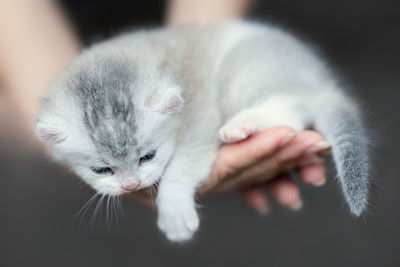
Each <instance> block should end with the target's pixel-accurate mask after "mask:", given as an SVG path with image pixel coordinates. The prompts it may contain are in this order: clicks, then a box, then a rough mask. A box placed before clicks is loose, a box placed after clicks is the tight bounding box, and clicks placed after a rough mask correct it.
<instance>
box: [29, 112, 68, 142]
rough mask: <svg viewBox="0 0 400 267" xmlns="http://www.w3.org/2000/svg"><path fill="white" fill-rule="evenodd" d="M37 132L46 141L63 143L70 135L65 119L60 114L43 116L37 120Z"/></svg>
mask: <svg viewBox="0 0 400 267" xmlns="http://www.w3.org/2000/svg"><path fill="white" fill-rule="evenodd" d="M36 133H37V135H38V136H39V137H40V138H41V139H42V140H44V141H46V142H51V143H53V144H59V143H62V142H63V141H64V140H65V139H66V138H67V136H68V134H67V129H66V127H65V123H64V121H63V120H62V119H61V118H59V117H58V116H42V117H40V118H39V119H38V120H37V121H36Z"/></svg>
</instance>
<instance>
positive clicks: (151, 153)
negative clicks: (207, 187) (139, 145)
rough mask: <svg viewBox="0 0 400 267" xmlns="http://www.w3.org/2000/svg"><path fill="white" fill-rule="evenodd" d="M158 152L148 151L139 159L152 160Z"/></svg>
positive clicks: (141, 161)
mask: <svg viewBox="0 0 400 267" xmlns="http://www.w3.org/2000/svg"><path fill="white" fill-rule="evenodd" d="M156 153H157V151H156V150H151V151H150V152H148V153H147V154H146V155H144V156H143V157H141V158H140V159H139V163H143V162H147V161H150V160H152V159H153V158H154V156H155V155H156Z"/></svg>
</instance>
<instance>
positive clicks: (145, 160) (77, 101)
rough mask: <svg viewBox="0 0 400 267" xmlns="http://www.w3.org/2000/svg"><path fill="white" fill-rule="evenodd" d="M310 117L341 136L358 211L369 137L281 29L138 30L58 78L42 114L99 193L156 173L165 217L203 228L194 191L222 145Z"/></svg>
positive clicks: (145, 183) (351, 107)
mask: <svg viewBox="0 0 400 267" xmlns="http://www.w3.org/2000/svg"><path fill="white" fill-rule="evenodd" d="M280 125H287V126H290V127H292V128H294V129H295V130H296V131H301V130H303V129H305V128H306V127H307V126H310V125H312V126H313V127H315V129H316V130H317V131H319V132H321V133H322V134H323V135H324V136H325V138H326V139H327V140H328V141H329V142H330V143H331V144H332V153H333V158H334V161H335V163H336V167H337V170H338V177H339V181H340V183H341V185H342V189H343V193H344V195H345V198H346V200H347V202H348V204H349V206H350V210H351V211H352V213H354V214H355V215H357V216H359V215H360V214H361V213H362V211H363V210H364V209H365V208H366V205H367V197H368V188H369V178H368V153H367V152H368V150H367V142H368V141H367V138H366V135H365V131H364V129H363V127H362V124H361V119H360V111H359V109H358V108H357V106H356V104H355V103H354V102H353V101H352V100H351V99H350V98H349V97H347V96H346V95H345V94H344V92H343V91H342V88H341V86H340V85H339V83H338V82H337V80H336V79H335V77H334V75H333V74H332V73H331V71H330V70H329V69H328V68H327V66H326V65H325V64H324V62H322V61H321V60H320V59H318V58H317V57H316V56H315V55H314V54H313V53H312V52H311V51H310V50H309V49H308V48H307V47H306V46H305V45H303V44H302V43H301V42H299V41H298V40H297V39H296V38H294V37H293V36H291V35H289V34H288V33H285V32H283V31H282V30H280V29H277V28H274V27H272V26H269V25H260V24H253V23H246V22H240V21H231V22H225V23H221V24H219V25H214V26H207V27H195V26H186V27H176V28H163V29H154V30H147V31H137V32H134V33H128V34H125V35H122V36H118V37H116V38H114V39H111V40H108V41H105V42H102V43H99V44H96V45H94V46H93V47H91V48H89V49H87V50H85V51H84V52H83V53H82V54H81V55H80V56H79V57H78V58H77V59H76V60H75V61H74V62H73V64H72V65H71V66H70V67H69V69H68V70H67V71H66V72H65V73H64V75H62V77H60V78H59V79H58V80H57V81H56V82H54V84H53V86H52V89H51V94H50V96H49V98H48V99H47V100H46V101H45V102H44V105H43V108H42V112H41V114H40V116H39V118H38V120H37V124H36V126H37V133H38V135H39V136H40V137H41V138H42V139H43V140H45V141H49V142H52V143H53V151H54V153H53V154H54V157H55V159H57V160H59V161H62V162H65V163H67V164H69V165H70V166H71V167H72V169H73V170H74V171H75V172H76V173H77V174H78V175H80V176H81V177H82V179H83V180H84V181H85V182H87V183H88V184H89V185H90V186H91V187H92V188H94V189H95V190H97V191H98V192H99V193H101V194H107V195H113V196H115V195H120V194H124V193H128V192H131V191H134V190H139V189H142V188H145V187H149V186H151V185H153V184H155V183H158V182H159V190H158V195H157V200H156V203H157V207H158V226H159V228H160V229H161V230H162V231H163V232H165V234H166V235H167V237H168V238H169V239H170V240H172V241H184V240H188V239H190V238H191V237H192V235H193V233H194V232H195V231H196V230H197V228H198V227H199V217H198V214H197V211H196V208H195V200H194V195H195V191H196V188H197V187H198V186H199V184H200V183H201V182H202V181H205V180H206V179H207V178H208V176H209V173H210V170H211V166H212V163H213V161H214V159H215V157H216V153H217V150H218V147H219V145H220V143H221V141H220V140H222V141H223V142H232V141H239V140H242V139H245V138H246V137H248V136H249V135H250V134H253V133H256V132H259V131H262V130H265V129H267V128H269V127H273V126H280Z"/></svg>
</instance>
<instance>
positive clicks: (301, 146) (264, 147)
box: [128, 127, 329, 213]
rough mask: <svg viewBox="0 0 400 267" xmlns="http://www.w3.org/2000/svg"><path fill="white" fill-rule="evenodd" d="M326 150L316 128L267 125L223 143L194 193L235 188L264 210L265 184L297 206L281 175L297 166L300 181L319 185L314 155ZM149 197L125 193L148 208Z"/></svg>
mask: <svg viewBox="0 0 400 267" xmlns="http://www.w3.org/2000/svg"><path fill="white" fill-rule="evenodd" d="M328 150H329V145H328V143H327V142H326V141H323V137H322V136H321V135H320V134H318V133H316V132H313V131H303V132H300V133H298V134H295V132H294V130H292V129H290V128H288V127H274V128H270V129H268V130H266V131H264V132H261V133H259V134H257V135H254V136H251V137H250V138H248V139H246V140H243V141H241V142H237V143H232V144H227V145H225V146H223V147H222V148H221V149H220V150H219V152H218V155H217V158H216V160H215V163H214V167H213V170H212V173H211V176H210V179H209V180H208V181H206V182H205V183H204V184H203V186H202V187H201V188H199V190H198V196H202V195H207V194H211V193H218V192H224V191H235V190H236V191H237V190H238V191H239V192H240V193H241V195H242V196H243V197H244V199H245V200H246V201H247V202H248V203H249V205H250V206H252V207H253V208H255V209H256V210H258V211H259V212H261V213H266V212H267V211H268V204H267V197H266V192H265V190H264V189H265V188H268V189H269V191H270V192H271V194H272V195H273V196H274V197H275V198H276V199H277V201H278V203H280V204H282V205H286V206H288V207H290V208H292V209H299V208H300V207H301V204H302V202H301V198H300V192H299V189H298V186H297V185H296V184H295V183H294V182H293V181H292V180H290V179H289V177H288V176H287V175H285V174H284V173H285V172H287V171H290V170H294V169H297V170H298V172H299V175H300V177H301V179H302V181H303V182H305V183H308V184H312V185H315V186H320V185H322V184H324V182H325V177H324V174H325V167H324V165H323V160H322V158H320V157H319V156H318V155H320V154H321V153H322V154H323V153H326V152H327V151H328ZM150 190H154V189H150ZM151 195H153V193H150V192H146V191H144V190H141V191H138V192H135V193H132V194H129V195H128V196H129V197H131V198H134V199H136V200H139V201H141V202H142V203H144V204H146V205H149V206H152V203H153V202H154V201H153V200H152V199H151Z"/></svg>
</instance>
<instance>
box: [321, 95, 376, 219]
mask: <svg viewBox="0 0 400 267" xmlns="http://www.w3.org/2000/svg"><path fill="white" fill-rule="evenodd" d="M318 106H319V110H318V114H317V115H316V118H315V119H316V120H315V128H316V130H318V131H320V132H321V133H322V134H323V135H324V136H325V138H326V139H327V140H328V141H329V142H331V144H332V155H333V159H334V162H335V165H336V169H337V173H338V179H339V181H340V184H341V187H342V189H343V193H344V196H345V199H346V201H347V203H348V205H349V207H350V210H351V212H352V213H353V214H355V215H356V216H360V215H361V213H362V212H363V211H364V210H365V209H366V207H367V205H368V194H369V185H370V180H369V156H368V150H369V142H368V138H367V134H366V131H365V129H364V127H363V125H362V119H361V116H360V114H359V110H358V107H357V106H356V105H355V104H354V103H352V102H351V101H350V100H349V99H348V98H345V97H344V96H343V95H341V94H340V93H339V94H335V96H334V97H332V98H330V99H329V100H328V101H327V100H326V97H325V100H324V101H323V102H322V103H319V105H318Z"/></svg>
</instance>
